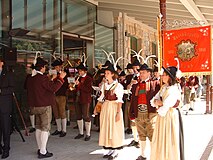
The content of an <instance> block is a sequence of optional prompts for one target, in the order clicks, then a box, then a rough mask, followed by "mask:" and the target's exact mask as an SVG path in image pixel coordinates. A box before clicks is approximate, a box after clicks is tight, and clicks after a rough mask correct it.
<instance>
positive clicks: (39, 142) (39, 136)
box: [35, 129, 41, 149]
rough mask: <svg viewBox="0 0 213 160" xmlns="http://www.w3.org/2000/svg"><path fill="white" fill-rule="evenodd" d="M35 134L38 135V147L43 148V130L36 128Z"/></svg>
mask: <svg viewBox="0 0 213 160" xmlns="http://www.w3.org/2000/svg"><path fill="white" fill-rule="evenodd" d="M35 136H36V142H37V145H38V149H41V130H40V129H36V132H35Z"/></svg>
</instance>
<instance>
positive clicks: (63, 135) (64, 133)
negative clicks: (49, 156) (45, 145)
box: [59, 131, 67, 137]
mask: <svg viewBox="0 0 213 160" xmlns="http://www.w3.org/2000/svg"><path fill="white" fill-rule="evenodd" d="M66 134H67V133H66V132H64V131H62V132H61V134H60V135H59V137H65V136H66Z"/></svg>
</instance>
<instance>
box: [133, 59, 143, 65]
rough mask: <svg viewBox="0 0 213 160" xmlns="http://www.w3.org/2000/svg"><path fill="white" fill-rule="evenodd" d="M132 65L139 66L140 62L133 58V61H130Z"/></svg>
mask: <svg viewBox="0 0 213 160" xmlns="http://www.w3.org/2000/svg"><path fill="white" fill-rule="evenodd" d="M132 66H141V64H140V62H139V61H138V59H135V61H134V62H133V63H132Z"/></svg>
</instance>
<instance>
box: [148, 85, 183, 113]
mask: <svg viewBox="0 0 213 160" xmlns="http://www.w3.org/2000/svg"><path fill="white" fill-rule="evenodd" d="M166 91H167V92H168V96H167V97H166V98H165V99H164V100H163V106H161V107H160V108H159V109H158V110H157V112H158V114H159V115H160V116H162V117H164V116H166V113H167V111H168V110H169V108H171V107H173V106H174V105H175V104H176V102H177V100H181V90H180V87H179V85H178V84H175V85H172V86H167V85H163V86H162V88H161V90H160V91H159V92H158V93H157V94H156V95H155V96H154V97H153V98H152V100H151V101H150V103H151V105H152V106H153V107H158V106H156V105H155V103H154V100H155V99H157V100H160V97H162V96H163V95H164V93H165V92H166Z"/></svg>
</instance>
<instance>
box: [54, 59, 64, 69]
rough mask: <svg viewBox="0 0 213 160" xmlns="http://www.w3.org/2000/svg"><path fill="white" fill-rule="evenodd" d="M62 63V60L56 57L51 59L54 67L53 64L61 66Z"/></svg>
mask: <svg viewBox="0 0 213 160" xmlns="http://www.w3.org/2000/svg"><path fill="white" fill-rule="evenodd" d="M62 64H63V61H62V60H61V59H60V58H58V59H56V60H54V61H53V63H52V64H51V66H53V67H55V66H61V65H62Z"/></svg>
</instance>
